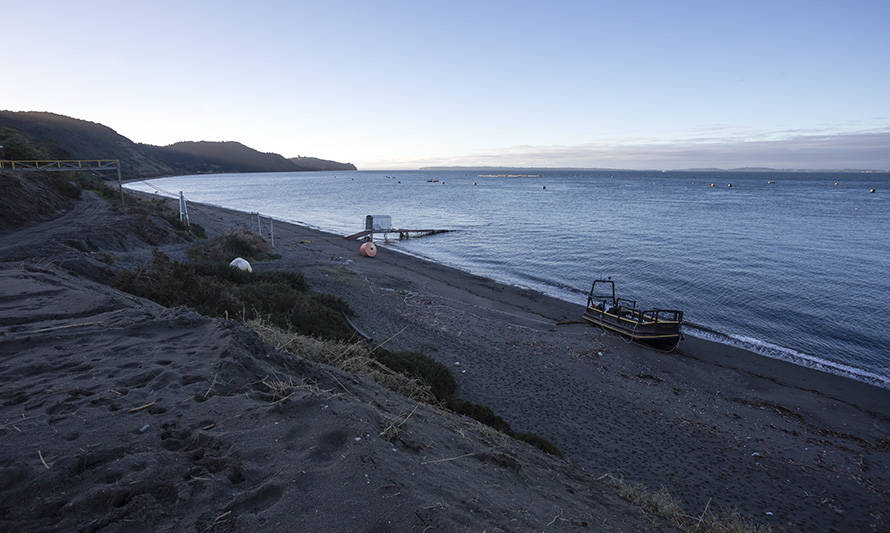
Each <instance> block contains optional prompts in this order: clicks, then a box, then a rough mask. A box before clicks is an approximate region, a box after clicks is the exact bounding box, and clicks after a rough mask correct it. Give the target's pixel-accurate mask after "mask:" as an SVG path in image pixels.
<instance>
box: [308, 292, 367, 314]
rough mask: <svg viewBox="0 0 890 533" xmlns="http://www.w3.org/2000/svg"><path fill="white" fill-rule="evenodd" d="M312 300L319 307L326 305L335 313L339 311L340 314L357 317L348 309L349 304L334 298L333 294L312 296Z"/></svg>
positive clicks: (337, 297)
mask: <svg viewBox="0 0 890 533" xmlns="http://www.w3.org/2000/svg"><path fill="white" fill-rule="evenodd" d="M312 299H313V300H315V301H316V302H318V303H320V304H321V305H326V306H328V307H330V308H331V309H334V310H335V311H339V312H341V313H345V314H346V315H348V316H358V315H357V314H356V312H355V311H353V310H352V308H351V307H349V304H347V303H346V301H345V300H343V299H342V298H340V297H339V296H334V295H333V294H324V293H320V294H313V295H312Z"/></svg>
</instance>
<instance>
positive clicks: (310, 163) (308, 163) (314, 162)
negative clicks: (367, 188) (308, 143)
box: [288, 156, 356, 170]
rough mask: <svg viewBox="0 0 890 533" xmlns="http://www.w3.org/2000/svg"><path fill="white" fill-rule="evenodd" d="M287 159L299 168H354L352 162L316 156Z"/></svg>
mask: <svg viewBox="0 0 890 533" xmlns="http://www.w3.org/2000/svg"><path fill="white" fill-rule="evenodd" d="M288 161H290V162H291V163H293V164H295V165H297V167H299V168H300V170H355V169H356V168H355V165H353V164H352V163H338V162H337V161H329V160H327V159H319V158H317V157H303V156H298V157H291V158H290V159H289V160H288Z"/></svg>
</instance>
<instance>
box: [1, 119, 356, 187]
mask: <svg viewBox="0 0 890 533" xmlns="http://www.w3.org/2000/svg"><path fill="white" fill-rule="evenodd" d="M0 146H3V148H2V149H0V159H26V160H27V159H96V158H108V159H120V160H121V162H122V170H123V173H124V175H125V177H127V178H145V177H152V176H163V175H171V174H205V173H218V172H293V171H312V170H356V167H355V165H353V164H352V163H340V162H337V161H329V160H326V159H319V158H316V157H303V156H298V157H293V158H290V159H287V158H285V157H283V156H281V155H279V154H276V153H271V152H260V151H258V150H254V149H253V148H250V147H249V146H245V145H243V144H241V143H239V142H235V141H223V142H215V141H183V142H177V143H174V144H171V145H168V146H154V145H151V144H143V143H136V142H133V141H131V140H130V139H128V138H126V137H124V136H123V135H120V134H118V133H117V132H116V131H114V130H113V129H111V128H109V127H108V126H104V125H102V124H98V123H96V122H89V121H86V120H80V119H76V118H72V117H67V116H64V115H58V114H55V113H46V112H40V111H0Z"/></svg>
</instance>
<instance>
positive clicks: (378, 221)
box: [371, 215, 392, 231]
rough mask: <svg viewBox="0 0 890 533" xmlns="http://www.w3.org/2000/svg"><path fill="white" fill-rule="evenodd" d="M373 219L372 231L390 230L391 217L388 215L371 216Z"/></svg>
mask: <svg viewBox="0 0 890 533" xmlns="http://www.w3.org/2000/svg"><path fill="white" fill-rule="evenodd" d="M371 216H372V217H374V230H375V231H377V230H386V229H392V217H391V216H390V215H371Z"/></svg>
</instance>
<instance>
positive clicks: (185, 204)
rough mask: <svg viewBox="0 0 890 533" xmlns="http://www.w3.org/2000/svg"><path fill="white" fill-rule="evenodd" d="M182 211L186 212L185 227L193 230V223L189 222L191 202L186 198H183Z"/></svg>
mask: <svg viewBox="0 0 890 533" xmlns="http://www.w3.org/2000/svg"><path fill="white" fill-rule="evenodd" d="M180 194H181V193H180ZM182 210H183V211H185V225H186V227H188V228H189V229H191V227H192V222H191V221H190V220H189V202H188V200H186V199H185V196H183V197H182Z"/></svg>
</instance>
